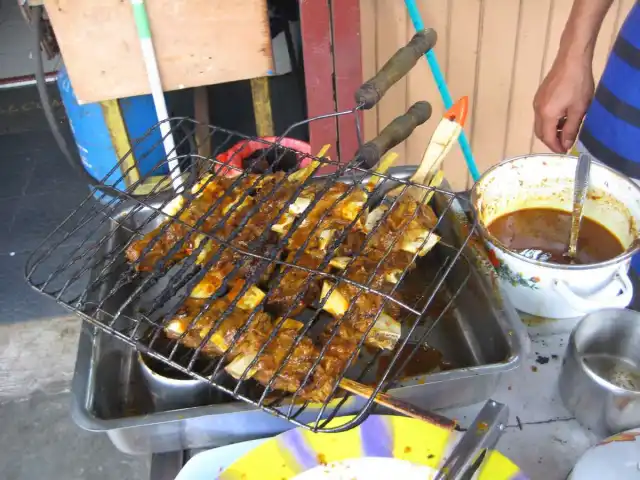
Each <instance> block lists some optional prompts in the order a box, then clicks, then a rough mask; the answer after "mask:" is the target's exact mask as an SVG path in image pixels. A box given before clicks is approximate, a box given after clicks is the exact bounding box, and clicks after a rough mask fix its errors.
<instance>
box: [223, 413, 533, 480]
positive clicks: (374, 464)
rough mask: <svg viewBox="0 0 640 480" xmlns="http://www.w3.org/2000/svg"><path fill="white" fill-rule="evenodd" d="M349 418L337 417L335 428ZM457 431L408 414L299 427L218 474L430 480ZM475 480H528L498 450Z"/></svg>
mask: <svg viewBox="0 0 640 480" xmlns="http://www.w3.org/2000/svg"><path fill="white" fill-rule="evenodd" d="M350 418H352V417H342V418H338V419H335V420H334V421H332V422H331V423H330V425H329V426H331V427H335V426H337V425H339V424H341V423H345V422H347V421H348V420H349V419H350ZM460 436H461V434H460V433H458V432H455V431H454V432H451V431H449V430H446V429H444V428H442V427H438V426H435V425H430V424H428V423H425V422H422V421H419V420H414V419H412V418H407V417H394V416H383V415H372V416H370V417H369V418H368V419H367V420H366V421H365V422H363V423H362V424H361V425H360V426H359V427H357V428H353V429H351V430H348V431H346V432H342V433H312V432H310V431H308V430H305V429H302V428H297V429H294V430H289V431H288V432H285V433H282V434H280V435H278V436H277V437H274V438H272V439H271V440H269V441H266V442H265V443H263V444H261V445H259V446H258V447H256V448H255V449H254V450H252V451H251V452H249V453H248V454H246V455H245V456H244V457H242V458H240V459H239V460H237V461H236V462H235V463H233V464H232V465H231V466H230V467H228V468H227V469H226V470H225V471H224V472H222V473H221V474H220V476H219V477H218V478H219V479H220V480H253V479H256V480H258V479H259V480H284V479H294V478H299V479H300V480H303V479H304V480H312V479H313V480H315V479H327V480H329V479H342V478H344V479H349V480H352V479H353V480H356V479H357V480H359V479H365V478H366V479H367V480H375V479H377V478H379V479H381V480H382V479H385V480H386V479H388V478H395V477H398V476H399V477H400V478H402V479H403V480H412V479H413V478H416V479H417V478H420V479H425V478H432V477H433V475H434V474H435V473H437V468H438V467H439V466H441V465H442V463H443V461H444V458H445V456H446V455H447V454H448V453H449V452H451V449H452V448H453V446H454V445H455V443H456V441H457V440H458V439H459V438H460ZM474 478H477V479H479V480H526V478H527V477H526V476H524V475H523V474H522V473H521V472H520V470H519V469H518V467H517V466H516V465H514V464H513V463H512V462H511V461H510V460H509V459H507V458H506V457H504V456H503V455H502V454H500V453H499V452H497V451H492V452H490V454H489V455H487V456H486V458H485V460H484V462H483V465H482V466H481V468H480V470H479V475H478V474H476V475H474Z"/></svg>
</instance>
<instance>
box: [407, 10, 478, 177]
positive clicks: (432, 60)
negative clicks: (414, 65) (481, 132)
mask: <svg viewBox="0 0 640 480" xmlns="http://www.w3.org/2000/svg"><path fill="white" fill-rule="evenodd" d="M404 3H405V5H406V6H407V10H408V11H409V16H410V17H411V21H412V22H413V26H414V28H415V29H416V32H419V31H421V30H424V23H422V17H421V15H420V11H419V10H418V5H417V4H416V2H415V0H405V2H404ZM425 57H426V59H427V62H428V63H429V68H430V69H431V74H432V75H433V79H434V80H435V82H436V85H437V87H438V91H439V92H440V96H441V97H442V101H443V102H444V106H445V108H451V106H452V105H453V99H452V98H451V94H450V93H449V87H447V82H446V80H445V79H444V75H443V74H442V70H441V69H440V65H439V64H438V59H437V58H436V54H435V53H434V51H433V50H429V51H428V52H427V53H426V55H425ZM459 142H460V148H462V153H463V154H464V159H465V161H466V162H467V168H468V169H469V172H470V173H471V178H473V181H474V182H475V181H477V180H478V179H479V178H480V172H479V171H478V167H477V166H476V162H475V160H474V159H473V153H472V152H471V146H470V145H469V141H468V140H467V136H466V135H465V133H464V131H463V132H462V134H461V135H460V138H459Z"/></svg>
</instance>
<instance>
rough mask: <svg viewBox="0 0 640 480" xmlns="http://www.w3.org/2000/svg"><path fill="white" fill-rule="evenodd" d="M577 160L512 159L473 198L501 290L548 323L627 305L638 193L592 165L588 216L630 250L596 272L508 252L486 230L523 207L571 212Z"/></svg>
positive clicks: (639, 219)
mask: <svg viewBox="0 0 640 480" xmlns="http://www.w3.org/2000/svg"><path fill="white" fill-rule="evenodd" d="M576 162H577V158H576V157H571V156H566V155H555V154H536V155H526V156H522V157H516V158H512V159H508V160H505V161H503V162H502V163H499V164H498V165H495V166H494V167H492V168H490V169H489V170H487V171H486V172H485V173H484V175H482V177H481V178H480V179H479V180H478V182H476V184H475V185H474V187H473V189H472V191H471V203H472V205H473V208H474V213H475V215H476V217H477V219H478V223H479V228H480V231H481V233H482V235H483V237H484V240H485V244H486V247H487V249H488V251H489V258H490V260H491V262H492V263H493V266H494V267H495V268H496V271H497V273H498V278H499V280H500V286H501V288H502V290H503V291H504V293H505V295H506V296H507V297H508V298H509V299H510V300H511V302H512V303H513V305H514V306H515V307H516V308H517V309H518V310H520V311H522V312H525V313H529V314H532V315H538V316H541V317H546V318H573V317H579V316H583V315H586V314H587V313H590V312H593V311H595V310H600V309H602V308H610V307H619V308H623V307H626V306H627V305H629V303H630V302H631V298H632V296H633V286H632V285H631V282H630V280H629V276H628V273H627V272H628V270H629V266H630V263H631V257H632V256H633V254H634V253H636V252H637V251H638V249H639V247H640V241H639V236H638V225H640V187H638V186H637V185H636V184H635V183H633V182H632V181H631V180H630V179H628V178H627V177H625V176H624V175H621V174H620V173H618V172H616V171H615V170H612V169H611V168H609V167H607V166H606V165H603V164H602V163H600V162H597V161H594V162H593V164H592V166H591V174H590V185H589V192H588V194H587V200H586V202H585V206H584V214H585V216H587V217H589V218H591V219H593V220H595V221H596V222H598V223H600V224H601V225H603V226H604V227H606V228H607V229H608V230H609V231H610V232H611V233H613V234H614V235H615V236H616V237H617V238H618V240H620V243H621V244H622V245H623V246H624V248H625V251H624V252H623V253H622V254H620V255H618V256H617V257H615V258H613V259H611V260H608V261H606V262H601V263H596V264H592V265H558V264H550V263H545V262H540V261H537V260H532V259H530V258H527V257H525V256H523V255H520V254H518V253H516V252H513V251H510V250H508V249H507V248H506V247H505V246H504V245H503V244H502V243H501V242H500V241H499V240H497V239H496V238H495V237H493V236H492V235H491V234H490V233H489V231H488V230H487V226H488V225H490V224H491V222H492V221H494V220H495V219H496V218H498V217H500V216H502V215H505V214H507V213H511V212H515V211H518V210H522V209H525V208H554V209H558V210H563V211H566V212H571V207H572V201H573V183H574V177H575V169H576Z"/></svg>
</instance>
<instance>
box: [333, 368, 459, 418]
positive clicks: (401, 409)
mask: <svg viewBox="0 0 640 480" xmlns="http://www.w3.org/2000/svg"><path fill="white" fill-rule="evenodd" d="M339 385H340V388H342V389H343V390H346V391H347V392H350V393H353V394H355V395H358V396H359V397H363V398H367V399H368V398H371V396H372V395H373V388H371V387H369V386H367V385H363V384H362V383H359V382H355V381H353V380H349V379H348V378H343V379H342V380H340V384H339ZM374 402H376V403H377V404H378V405H382V406H383V407H387V408H388V409H390V410H393V411H394V412H398V413H401V414H403V415H406V416H407V417H411V418H415V419H417V420H422V421H424V422H428V423H432V424H434V425H439V426H441V427H444V428H448V429H453V428H455V426H456V422H455V421H454V420H451V419H449V418H446V417H443V416H441V415H438V414H436V413H432V412H427V411H426V410H422V409H420V408H418V407H415V406H413V405H411V404H409V403H407V402H405V401H403V400H399V399H397V398H393V397H391V396H389V395H387V394H386V393H378V395H376V397H375V398H374Z"/></svg>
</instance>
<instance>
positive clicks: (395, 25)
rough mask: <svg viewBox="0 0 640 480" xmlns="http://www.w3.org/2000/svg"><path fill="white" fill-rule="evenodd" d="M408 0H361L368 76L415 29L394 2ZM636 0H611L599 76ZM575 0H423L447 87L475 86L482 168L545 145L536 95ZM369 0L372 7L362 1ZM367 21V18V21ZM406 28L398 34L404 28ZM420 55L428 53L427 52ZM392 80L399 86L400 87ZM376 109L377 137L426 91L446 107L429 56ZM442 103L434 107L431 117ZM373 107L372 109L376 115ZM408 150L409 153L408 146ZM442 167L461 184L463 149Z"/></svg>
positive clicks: (368, 120)
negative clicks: (537, 126)
mask: <svg viewBox="0 0 640 480" xmlns="http://www.w3.org/2000/svg"><path fill="white" fill-rule="evenodd" d="M402 3H403V2H394V1H393V0H361V4H360V5H361V6H360V8H361V11H362V18H366V19H367V23H368V24H371V23H376V24H377V25H376V27H377V28H375V29H374V30H373V31H366V30H365V29H364V28H363V32H366V33H367V34H366V35H364V34H363V35H362V56H363V58H362V65H363V69H364V71H365V76H369V75H368V74H370V73H371V72H372V69H373V68H374V67H377V68H379V67H380V66H382V62H383V61H384V60H385V59H386V58H388V57H389V55H390V54H391V53H393V50H395V49H396V48H398V47H399V46H400V45H401V43H402V41H403V40H404V41H406V39H407V38H408V37H409V36H410V35H411V33H412V32H411V28H410V22H408V20H407V18H406V15H403V14H402V13H400V12H398V11H397V9H400V8H401V7H404V5H402ZM634 3H635V0H615V1H614V2H613V5H612V8H611V10H610V11H609V14H608V15H607V18H606V19H605V21H604V23H603V25H602V29H601V32H600V35H599V37H598V43H597V44H596V49H595V55H594V61H593V70H594V76H595V79H596V82H597V81H598V79H599V77H600V75H601V72H602V70H603V68H604V65H605V62H606V59H607V56H608V53H609V50H610V48H611V46H612V44H613V42H614V40H615V37H616V35H617V32H618V30H619V29H620V26H621V25H622V23H623V22H624V19H625V17H626V15H627V13H628V12H629V9H630V8H631V7H632V6H633V5H634ZM572 4H573V0H519V1H515V0H440V1H433V0H419V1H418V7H419V9H420V12H421V14H422V16H423V19H424V23H425V25H426V26H433V27H435V28H436V30H437V32H438V44H437V46H436V54H437V56H438V60H439V62H440V65H441V67H442V69H443V70H444V71H445V75H446V79H447V83H448V84H449V90H450V91H451V95H452V96H453V97H454V99H455V98H458V97H460V96H462V95H469V97H470V98H469V99H470V102H471V103H470V105H471V108H470V112H469V117H468V119H467V125H466V128H465V130H466V131H467V136H468V138H470V140H471V143H472V146H473V151H474V155H475V159H476V162H477V164H478V167H479V169H480V171H481V172H482V171H484V170H486V169H487V168H488V167H490V166H491V165H493V164H495V163H496V162H499V161H500V160H502V159H504V158H505V157H510V156H516V155H522V154H527V153H530V152H538V151H540V152H548V149H547V147H545V146H544V145H543V144H542V143H541V142H540V141H539V140H537V139H536V138H535V135H534V134H533V107H532V104H533V97H534V95H535V92H536V90H537V89H538V85H539V84H540V82H541V81H542V79H543V78H544V76H545V75H546V73H547V72H548V71H549V68H551V64H552V63H553V60H554V59H555V56H556V53H557V50H558V44H559V41H560V35H561V34H562V30H563V29H564V25H565V22H566V20H567V17H568V15H569V11H570V10H571V5H572ZM364 6H366V8H364ZM363 25H364V21H363ZM403 27H404V28H405V30H406V31H407V35H405V37H406V38H405V39H403V38H402V36H401V35H399V34H398V32H399V31H400V30H401V29H402V28H403ZM422 63H423V64H424V63H425V62H422ZM394 88H395V87H394ZM387 97H390V99H385V100H386V102H385V101H384V100H383V103H382V104H381V105H382V106H381V108H379V109H378V118H377V119H376V118H375V117H373V116H372V115H366V116H365V132H366V133H367V137H368V138H371V137H373V136H374V135H375V134H376V132H378V131H380V130H382V128H383V127H384V125H385V123H384V122H383V120H384V121H388V120H389V119H390V117H392V115H394V114H395V115H398V114H399V112H400V111H401V110H402V109H403V108H404V109H406V108H408V107H409V106H410V104H411V103H412V102H414V101H415V100H418V99H422V98H426V99H427V100H429V101H430V102H432V103H433V104H434V106H435V105H439V106H440V107H439V108H440V109H441V100H440V96H439V94H438V93H437V89H435V86H434V85H433V80H432V78H431V74H430V73H429V72H428V70H427V69H426V65H418V66H417V67H416V69H415V71H414V72H412V73H411V74H410V76H409V79H408V80H407V81H405V82H400V86H399V87H397V88H396V89H395V90H392V91H391V92H389V94H388V95H387ZM438 113H439V111H438V108H434V117H435V116H436V115H437V114H438ZM372 117H373V118H372ZM436 123H437V122H436V120H435V118H434V119H432V120H429V122H428V123H427V125H426V126H423V127H420V129H419V130H418V132H417V133H416V135H414V137H412V138H411V140H409V141H408V142H405V144H406V145H405V144H403V145H401V146H400V149H402V151H401V154H402V155H403V159H399V163H402V162H403V161H406V162H408V163H415V162H416V160H415V158H416V156H418V157H419V153H418V152H420V148H424V147H420V143H421V142H425V141H426V139H425V138H423V137H425V136H428V135H429V133H430V132H431V131H432V129H433V128H434V127H435V124H436ZM405 153H406V154H405ZM445 175H446V177H447V180H448V181H449V183H450V184H451V185H452V186H453V187H454V188H455V189H461V188H464V186H465V183H466V179H467V171H466V167H465V166H464V161H463V157H462V152H461V151H460V149H459V148H458V147H456V148H455V149H453V150H452V152H451V153H450V154H449V157H448V158H447V159H446V161H445Z"/></svg>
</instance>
